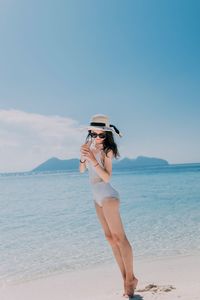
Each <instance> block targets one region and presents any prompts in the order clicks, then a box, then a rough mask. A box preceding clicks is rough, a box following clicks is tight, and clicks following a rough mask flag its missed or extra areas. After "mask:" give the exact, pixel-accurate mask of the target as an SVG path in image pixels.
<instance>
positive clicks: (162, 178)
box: [0, 165, 200, 286]
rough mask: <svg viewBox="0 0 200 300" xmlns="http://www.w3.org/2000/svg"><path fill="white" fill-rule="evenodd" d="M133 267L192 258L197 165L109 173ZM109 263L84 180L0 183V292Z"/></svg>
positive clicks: (68, 176)
mask: <svg viewBox="0 0 200 300" xmlns="http://www.w3.org/2000/svg"><path fill="white" fill-rule="evenodd" d="M111 184H112V185H113V187H114V188H116V189H117V190H118V192H119V194H120V197H121V203H120V212H121V218H122V222H123V224H124V228H125V231H126V234H127V237H128V239H129V241H130V243H131V245H132V247H133V252H134V257H135V259H142V258H144V257H145V258H150V259H151V258H152V259H155V258H161V257H166V256H167V257H170V256H174V255H176V256H177V255H187V254H200V165H189V166H187V165H185V166H184V165H183V166H181V167H180V166H173V167H169V168H166V167H163V168H152V169H151V168H148V169H144V168H139V169H136V170H134V171H131V170H129V171H128V170H127V171H120V172H119V171H114V172H113V175H112V180H111ZM111 262H114V257H113V254H112V250H111V248H110V246H109V244H108V243H107V241H106V240H105V237H104V234H103V230H102V228H101V226H100V224H99V221H98V219H97V217H96V211H95V207H94V203H93V200H92V194H91V190H90V185H89V181H88V174H87V173H84V174H79V173H78V172H66V173H48V174H39V173H38V174H23V175H20V174H15V175H12V176H0V286H1V285H7V284H14V283H18V282H23V281H27V280H32V279H37V278H41V277H46V276H50V275H55V274H56V273H62V272H68V271H72V270H80V269H84V268H90V267H91V266H95V265H98V264H108V263H111Z"/></svg>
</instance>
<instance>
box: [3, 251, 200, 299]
mask: <svg viewBox="0 0 200 300" xmlns="http://www.w3.org/2000/svg"><path fill="white" fill-rule="evenodd" d="M135 270H136V272H135V273H136V276H137V277H138V279H139V283H138V286H137V289H136V291H135V296H134V299H136V300H139V299H140V300H141V299H145V300H148V299H149V300H150V299H159V300H162V299H163V300H164V299H170V300H175V299H182V300H186V299H187V300H195V299H196V300H197V299H200V284H199V275H200V273H199V272H200V271H199V270H200V256H197V255H195V256H181V257H173V258H165V259H163V258H162V259H155V260H153V259H135ZM122 293H123V286H122V280H121V275H120V272H119V270H118V267H117V265H116V264H115V262H114V263H113V264H112V265H106V266H98V267H95V268H90V269H87V270H82V271H74V272H70V273H65V274H59V275H56V276H51V277H47V278H42V279H37V280H33V281H30V282H25V283H20V284H15V285H7V286H6V285H3V286H1V288H0V299H1V300H27V299H29V300H36V299H37V300H64V299H65V300H75V299H76V300H78V299H80V300H92V299H94V300H118V299H125V298H124V297H122Z"/></svg>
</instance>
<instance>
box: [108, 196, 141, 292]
mask: <svg viewBox="0 0 200 300" xmlns="http://www.w3.org/2000/svg"><path fill="white" fill-rule="evenodd" d="M119 205H120V202H119V201H118V200H117V199H115V198H106V199H104V201H103V207H102V210H103V214H104V217H105V219H106V222H107V224H108V226H109V229H110V231H111V234H112V237H113V238H114V240H115V241H116V243H117V245H118V246H119V249H120V253H121V256H122V260H123V262H124V267H125V270H126V287H127V294H128V295H129V296H132V295H133V294H134V289H135V288H136V285H137V282H138V280H137V278H136V277H135V275H134V272H133V251H132V247H131V245H130V243H129V241H128V239H127V237H126V234H125V231H124V228H123V224H122V220H121V217H120V212H119Z"/></svg>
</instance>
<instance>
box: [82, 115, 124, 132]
mask: <svg viewBox="0 0 200 300" xmlns="http://www.w3.org/2000/svg"><path fill="white" fill-rule="evenodd" d="M86 128H87V129H88V130H92V129H100V130H103V131H111V132H113V133H115V134H117V135H118V136H119V137H122V134H121V132H120V131H119V130H118V129H117V128H116V127H115V126H114V125H111V124H110V122H109V118H108V116H106V115H102V114H97V115H94V116H92V118H91V121H90V125H89V126H87V127H86Z"/></svg>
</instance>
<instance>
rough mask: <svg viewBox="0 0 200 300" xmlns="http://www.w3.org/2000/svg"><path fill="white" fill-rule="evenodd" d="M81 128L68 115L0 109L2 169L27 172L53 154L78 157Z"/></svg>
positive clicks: (0, 164)
mask: <svg viewBox="0 0 200 300" xmlns="http://www.w3.org/2000/svg"><path fill="white" fill-rule="evenodd" d="M80 128H81V127H80V125H79V123H78V121H76V120H73V119H71V118H67V117H61V116H58V115H51V116H45V115H41V114H35V113H28V112H24V111H20V110H15V109H10V110H0V172H13V171H28V170H31V169H32V168H34V167H35V166H37V165H38V164H40V163H41V162H43V161H45V160H46V159H49V158H50V157H53V156H56V157H58V158H61V159H69V158H74V157H78V156H79V149H80V144H81V143H82V142H83V138H84V137H85V132H83V131H82V130H80Z"/></svg>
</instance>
